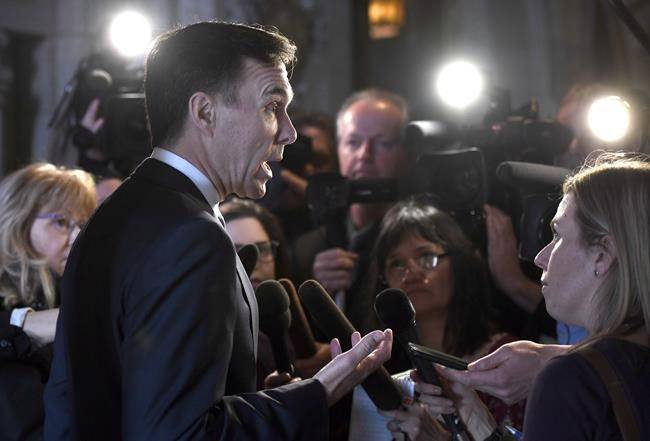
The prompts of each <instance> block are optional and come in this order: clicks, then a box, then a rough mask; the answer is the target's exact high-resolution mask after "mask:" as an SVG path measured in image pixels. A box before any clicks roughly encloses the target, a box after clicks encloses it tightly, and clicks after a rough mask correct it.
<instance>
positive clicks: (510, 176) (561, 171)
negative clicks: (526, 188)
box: [497, 161, 571, 187]
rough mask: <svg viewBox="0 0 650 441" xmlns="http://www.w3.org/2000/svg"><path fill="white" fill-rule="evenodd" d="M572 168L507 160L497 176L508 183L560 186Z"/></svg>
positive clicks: (501, 165) (499, 168)
mask: <svg viewBox="0 0 650 441" xmlns="http://www.w3.org/2000/svg"><path fill="white" fill-rule="evenodd" d="M569 173H571V170H569V169H566V168H562V167H553V166H551V165H543V164H532V163H528V162H518V161H506V162H502V163H501V164H499V166H498V167H497V177H498V178H499V180H500V181H501V182H503V183H504V184H508V185H513V186H520V185H532V186H537V187H559V186H561V185H562V183H563V182H564V180H565V179H566V177H567V176H568V175H569Z"/></svg>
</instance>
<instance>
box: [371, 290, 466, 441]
mask: <svg viewBox="0 0 650 441" xmlns="http://www.w3.org/2000/svg"><path fill="white" fill-rule="evenodd" d="M375 312H376V313H377V316H378V317H379V319H380V320H381V321H382V322H383V323H384V325H385V326H387V327H389V328H391V329H392V330H393V332H394V334H395V336H396V338H397V341H398V342H399V344H400V345H401V346H402V348H404V350H405V351H406V353H407V354H408V355H409V359H410V360H411V363H412V364H413V366H414V367H415V368H416V369H417V371H418V373H419V374H420V376H422V379H423V380H424V382H425V383H430V384H435V385H436V386H440V377H439V376H438V372H436V369H435V368H434V367H433V364H432V363H430V362H427V361H426V360H424V359H421V358H418V357H414V356H413V355H412V354H411V351H409V346H408V345H409V343H416V344H419V343H420V338H419V336H418V333H417V328H416V326H415V308H413V304H412V303H411V300H409V298H408V297H407V296H406V294H405V293H404V291H402V290H401V289H396V288H388V289H385V290H383V291H382V292H380V293H379V294H378V295H377V297H376V298H375ZM442 418H443V419H444V420H445V423H446V424H447V427H448V428H449V430H450V431H451V433H452V439H454V440H468V439H469V438H468V437H467V434H466V432H465V429H464V428H463V422H462V420H461V419H460V417H459V416H458V415H456V414H455V413H453V414H444V415H442Z"/></svg>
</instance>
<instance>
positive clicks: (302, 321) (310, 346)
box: [278, 279, 316, 358]
mask: <svg viewBox="0 0 650 441" xmlns="http://www.w3.org/2000/svg"><path fill="white" fill-rule="evenodd" d="M278 282H280V283H281V284H282V286H283V287H284V289H285V290H286V291H287V294H288V295H289V310H290V311H291V326H289V338H291V342H292V343H293V347H294V349H295V350H296V358H309V357H313V356H314V355H315V354H316V339H314V334H313V333H312V332H311V327H310V326H309V322H308V321H307V316H306V315H305V310H304V309H303V308H302V304H301V303H300V299H299V298H298V293H297V292H296V287H295V286H294V284H293V282H292V281H291V280H289V279H280V280H278Z"/></svg>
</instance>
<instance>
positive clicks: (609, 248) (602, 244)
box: [596, 234, 618, 274]
mask: <svg viewBox="0 0 650 441" xmlns="http://www.w3.org/2000/svg"><path fill="white" fill-rule="evenodd" d="M597 249H598V255H597V256H596V271H597V272H598V274H605V273H606V272H607V271H609V269H610V267H611V266H612V264H613V263H614V262H615V261H616V258H617V256H618V250H617V248H616V243H614V239H613V238H612V236H611V235H610V234H607V235H605V236H603V237H602V238H601V239H600V241H599V243H598V247H597Z"/></svg>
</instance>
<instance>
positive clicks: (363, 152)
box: [359, 139, 374, 160]
mask: <svg viewBox="0 0 650 441" xmlns="http://www.w3.org/2000/svg"><path fill="white" fill-rule="evenodd" d="M359 156H360V157H361V158H362V159H365V160H372V158H373V156H374V148H373V146H372V142H370V140H367V139H366V140H364V141H363V143H362V144H361V147H360V148H359Z"/></svg>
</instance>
